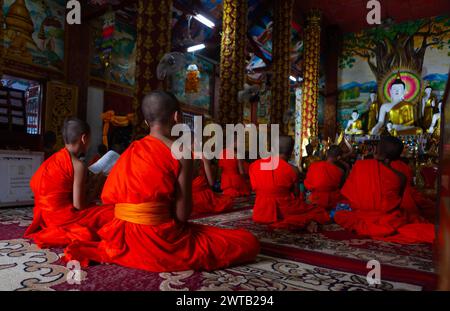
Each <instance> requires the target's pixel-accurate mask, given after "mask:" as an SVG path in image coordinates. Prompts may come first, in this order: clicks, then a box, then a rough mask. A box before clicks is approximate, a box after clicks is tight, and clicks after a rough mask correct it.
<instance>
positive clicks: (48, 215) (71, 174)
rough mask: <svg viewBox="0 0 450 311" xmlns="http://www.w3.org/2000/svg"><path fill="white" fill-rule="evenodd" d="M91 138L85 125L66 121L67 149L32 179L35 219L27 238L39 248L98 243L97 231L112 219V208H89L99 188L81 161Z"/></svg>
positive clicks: (73, 119)
mask: <svg viewBox="0 0 450 311" xmlns="http://www.w3.org/2000/svg"><path fill="white" fill-rule="evenodd" d="M89 135H90V128H89V125H88V124H87V123H86V122H84V121H81V120H79V119H77V118H68V119H66V120H65V121H64V125H63V133H62V136H63V139H64V143H65V146H64V148H62V149H61V150H60V151H58V152H56V153H55V154H53V155H52V156H51V157H50V158H48V159H47V160H46V161H45V162H44V163H42V165H41V166H40V167H39V169H38V170H37V171H36V173H35V174H34V176H33V177H32V179H31V182H30V186H31V189H32V191H33V193H34V201H35V207H34V217H33V222H32V223H31V225H30V226H29V227H28V229H27V231H26V232H25V238H29V239H32V240H34V242H35V243H36V244H37V245H38V246H39V247H63V246H66V245H68V244H69V243H70V242H71V241H73V240H81V241H91V240H96V239H98V236H97V230H98V229H99V228H101V227H102V226H103V225H104V224H105V223H107V222H109V221H110V220H111V219H112V218H113V207H112V206H96V205H94V204H92V205H89V203H90V202H92V199H93V198H94V197H95V195H94V196H91V197H90V196H89V193H88V190H90V189H93V188H96V185H94V184H93V183H91V182H88V179H87V176H88V174H87V167H86V165H85V164H84V163H83V162H82V161H81V160H80V159H79V157H80V156H81V155H82V154H85V153H86V151H87V148H88V146H89ZM95 179H97V180H99V179H101V178H99V177H96V178H95ZM91 194H92V192H91Z"/></svg>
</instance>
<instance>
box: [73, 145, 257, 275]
mask: <svg viewBox="0 0 450 311" xmlns="http://www.w3.org/2000/svg"><path fill="white" fill-rule="evenodd" d="M179 171H180V164H179V161H178V160H176V159H175V158H174V157H173V156H172V153H171V150H170V148H169V147H167V146H166V145H165V144H164V143H163V142H161V141H160V140H158V139H156V138H154V137H152V136H146V137H145V138H143V139H141V140H138V141H135V142H133V143H132V144H131V145H130V146H129V147H128V149H127V150H126V151H125V152H124V153H123V154H122V156H121V157H120V158H119V160H118V161H117V163H116V164H115V166H114V167H113V169H112V170H111V172H110V174H109V176H108V179H107V181H106V183H105V187H104V189H103V193H102V200H103V202H105V203H108V204H114V205H115V218H114V219H113V220H112V221H111V222H109V223H108V224H106V225H105V226H104V227H103V228H102V229H101V230H100V231H99V235H100V236H101V238H102V241H101V242H100V243H92V242H91V243H83V242H75V243H72V244H71V245H69V246H68V247H67V248H66V250H65V260H72V259H76V260H78V261H80V263H81V265H83V266H86V265H87V264H88V262H89V261H90V260H92V261H97V262H108V263H115V264H118V265H122V266H126V267H131V268H137V269H143V270H147V271H152V272H164V271H171V272H173V271H184V270H191V269H193V270H215V269H221V268H225V267H227V266H230V265H232V264H241V263H245V262H250V261H253V260H254V259H255V258H256V255H257V254H258V252H259V242H258V240H257V239H256V238H255V237H254V236H253V235H252V234H251V233H250V232H248V231H245V230H239V229H234V230H233V229H220V228H217V227H212V226H205V225H200V224H192V223H180V222H178V221H177V220H176V219H175V216H174V214H175V197H176V193H175V191H176V188H175V187H176V182H177V179H178V175H179Z"/></svg>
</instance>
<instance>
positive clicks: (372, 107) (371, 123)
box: [367, 93, 380, 133]
mask: <svg viewBox="0 0 450 311" xmlns="http://www.w3.org/2000/svg"><path fill="white" fill-rule="evenodd" d="M376 96H377V94H376V93H370V95H369V101H368V103H367V106H368V110H369V112H368V116H367V130H368V132H369V133H370V131H372V129H373V128H374V127H375V125H376V124H377V122H378V114H379V112H380V103H379V102H378V99H377V98H376Z"/></svg>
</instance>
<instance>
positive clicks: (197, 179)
mask: <svg viewBox="0 0 450 311" xmlns="http://www.w3.org/2000/svg"><path fill="white" fill-rule="evenodd" d="M213 185H214V177H213V172H212V168H211V162H210V161H209V160H208V159H206V158H204V157H203V156H202V158H201V159H197V160H194V179H193V181H192V202H193V204H192V215H198V214H204V213H220V212H224V211H227V210H230V209H231V208H232V207H233V200H232V198H231V197H229V196H226V195H218V194H216V193H214V192H213V191H212V190H211V188H212V186H213Z"/></svg>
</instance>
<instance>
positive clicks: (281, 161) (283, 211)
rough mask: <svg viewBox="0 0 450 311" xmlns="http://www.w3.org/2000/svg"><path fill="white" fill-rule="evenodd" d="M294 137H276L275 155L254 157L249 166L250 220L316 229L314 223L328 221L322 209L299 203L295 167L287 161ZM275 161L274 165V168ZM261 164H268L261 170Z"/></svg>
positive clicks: (288, 226)
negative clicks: (252, 202) (251, 209)
mask: <svg viewBox="0 0 450 311" xmlns="http://www.w3.org/2000/svg"><path fill="white" fill-rule="evenodd" d="M293 149H294V140H293V139H292V138H291V137H289V136H280V138H279V155H275V156H274V157H269V158H267V159H261V160H257V161H255V162H254V163H252V164H251V165H250V181H251V184H252V188H253V190H254V191H255V192H256V200H255V205H254V207H253V220H254V221H255V222H258V223H265V224H271V225H272V226H273V227H276V228H295V229H298V228H304V227H306V229H307V230H308V231H310V232H316V231H317V228H318V223H325V222H327V221H329V216H328V213H327V212H326V211H325V209H321V208H316V207H315V206H312V205H307V204H305V203H303V202H302V200H301V198H300V196H299V187H298V183H299V175H300V172H299V170H298V169H297V168H296V167H294V166H292V165H291V164H289V163H288V159H289V158H290V157H291V154H292V151H293ZM277 162H278V167H275V165H276V163H277ZM263 165H268V166H269V167H270V165H272V167H273V169H269V170H265V169H264V168H263Z"/></svg>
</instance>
